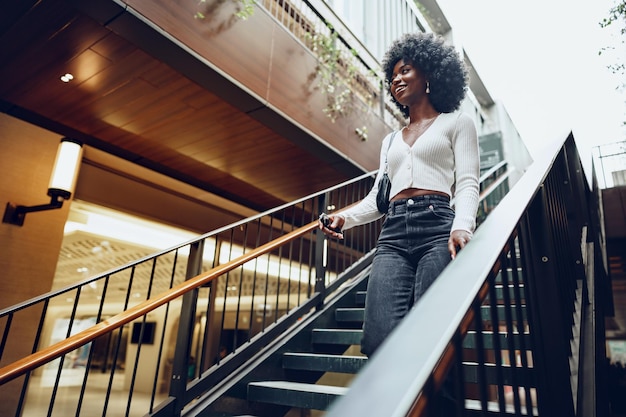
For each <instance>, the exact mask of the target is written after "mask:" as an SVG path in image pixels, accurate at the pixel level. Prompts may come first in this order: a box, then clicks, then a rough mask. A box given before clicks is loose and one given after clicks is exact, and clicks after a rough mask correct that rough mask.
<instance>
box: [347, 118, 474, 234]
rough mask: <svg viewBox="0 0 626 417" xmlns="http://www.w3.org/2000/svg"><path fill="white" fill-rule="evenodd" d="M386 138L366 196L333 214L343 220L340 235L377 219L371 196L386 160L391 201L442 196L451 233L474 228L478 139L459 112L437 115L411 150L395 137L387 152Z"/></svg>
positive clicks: (373, 198) (389, 137)
mask: <svg viewBox="0 0 626 417" xmlns="http://www.w3.org/2000/svg"><path fill="white" fill-rule="evenodd" d="M392 134H393V133H390V134H388V135H387V136H386V137H385V138H384V139H383V142H382V145H381V152H380V167H379V170H378V175H377V177H376V181H375V182H374V186H373V187H372V189H371V190H370V192H369V193H368V195H367V196H366V197H365V198H364V199H363V200H361V201H360V202H359V203H358V204H356V205H355V206H353V207H350V208H348V209H347V210H344V211H341V212H339V213H338V215H340V216H341V217H343V218H344V219H345V223H344V225H343V229H344V230H347V229H350V228H352V227H354V226H358V225H362V224H366V223H369V222H371V221H374V220H376V219H378V218H380V217H382V214H381V213H380V212H379V211H378V209H377V208H376V193H377V191H378V182H379V181H380V178H381V176H382V173H383V171H384V168H385V157H387V161H388V175H389V178H390V179H391V193H390V196H391V198H393V196H395V195H396V194H398V193H399V192H400V191H402V190H404V189H407V188H422V189H425V190H433V191H441V192H444V193H446V194H448V195H449V196H450V197H451V198H452V197H453V198H454V211H455V216H454V222H453V223H452V230H465V231H467V232H470V233H472V232H473V231H474V229H475V227H476V212H477V210H478V193H479V185H478V176H479V170H480V168H479V158H480V156H479V149H478V136H477V133H476V127H475V125H474V122H473V121H472V119H471V118H470V117H469V116H468V115H466V114H464V113H460V112H455V113H442V114H440V115H439V116H438V117H437V119H436V120H435V121H434V122H433V124H432V125H431V126H430V127H429V128H428V129H427V130H426V131H425V132H424V133H423V134H422V135H421V136H420V137H419V138H418V139H417V140H416V141H415V143H414V144H413V146H412V147H409V145H407V143H406V142H405V141H404V140H403V139H402V132H398V134H397V135H396V138H395V139H394V141H393V143H392V144H391V147H390V148H389V150H388V151H387V149H388V145H389V140H390V139H391V135H392Z"/></svg>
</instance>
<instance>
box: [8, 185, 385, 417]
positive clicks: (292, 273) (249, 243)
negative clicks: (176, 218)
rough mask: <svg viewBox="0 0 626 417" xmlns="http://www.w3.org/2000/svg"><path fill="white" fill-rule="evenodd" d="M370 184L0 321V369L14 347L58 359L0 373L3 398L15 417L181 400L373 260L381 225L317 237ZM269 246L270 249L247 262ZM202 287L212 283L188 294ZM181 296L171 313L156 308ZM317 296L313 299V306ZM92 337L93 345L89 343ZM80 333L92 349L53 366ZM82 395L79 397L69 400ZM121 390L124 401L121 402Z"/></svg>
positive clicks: (237, 227) (133, 266)
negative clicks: (361, 262)
mask: <svg viewBox="0 0 626 417" xmlns="http://www.w3.org/2000/svg"><path fill="white" fill-rule="evenodd" d="M372 181H373V175H372V174H371V173H370V174H366V175H363V176H361V177H359V178H356V179H354V180H352V181H348V182H346V183H344V184H341V185H339V186H337V187H333V188H330V189H327V190H324V191H323V192H320V193H317V194H315V195H311V196H308V197H305V198H303V199H300V200H298V201H295V202H293V203H290V204H287V205H284V206H281V207H278V208H276V209H273V210H270V211H268V212H265V213H262V214H259V215H257V216H254V217H251V218H249V219H246V220H242V221H240V222H237V223H234V224H232V225H230V226H227V227H224V228H221V229H218V230H216V231H213V232H210V233H207V234H205V235H203V236H200V237H199V238H197V239H194V240H192V241H190V242H186V243H184V244H181V245H179V246H176V247H173V248H171V249H167V250H164V251H162V252H159V253H157V254H154V255H151V256H148V257H145V258H142V259H139V260H137V261H134V262H131V263H129V264H127V265H124V266H122V267H119V268H116V269H113V270H110V271H107V272H105V273H103V274H100V275H98V276H94V277H91V278H89V279H86V280H83V281H81V282H79V283H77V284H75V285H72V286H70V287H67V288H62V289H58V290H56V291H52V292H50V293H47V294H44V295H42V296H40V297H36V298H33V299H31V300H28V301H25V302H23V303H20V304H19V305H16V306H13V307H10V308H7V309H4V310H2V311H0V331H1V334H2V339H1V341H0V361H1V362H2V363H3V364H4V365H6V364H7V360H11V358H7V357H5V356H3V355H4V353H5V352H10V351H12V350H13V349H14V347H15V346H13V345H14V344H16V343H22V344H23V343H28V344H30V345H31V346H32V348H31V351H32V352H33V353H34V352H38V351H42V350H45V349H49V350H52V351H51V355H52V356H56V357H57V358H56V359H54V360H52V361H51V360H50V358H48V359H46V360H45V362H44V363H40V364H36V365H37V366H35V368H34V369H32V370H28V371H26V372H24V369H27V368H28V367H29V366H30V365H29V364H28V363H25V364H23V367H20V366H18V367H17V369H12V370H11V371H10V372H9V373H6V372H5V373H4V374H3V372H2V371H3V370H6V368H2V370H0V374H2V375H1V376H0V384H3V385H2V386H0V392H2V391H3V392H4V394H3V397H5V395H8V394H7V392H11V391H7V390H10V389H11V386H13V384H20V385H21V388H20V389H19V392H20V394H19V399H18V400H17V401H16V410H18V411H16V415H19V412H20V411H21V412H22V413H23V415H30V414H33V413H34V414H35V415H40V414H41V415H46V414H48V415H54V412H56V411H57V408H59V407H62V409H63V415H81V409H82V408H83V407H84V406H85V404H84V398H90V395H91V394H93V393H97V395H96V398H97V400H96V401H98V402H100V404H99V407H100V409H101V410H103V412H102V415H107V412H109V413H110V414H112V415H144V414H145V413H146V412H147V411H148V410H150V411H152V410H153V409H154V408H155V406H156V405H157V404H159V403H160V402H162V401H164V400H166V399H167V398H168V397H170V396H175V397H177V398H183V397H185V394H184V393H185V392H186V389H187V388H186V386H187V384H188V383H190V382H193V381H195V380H198V379H199V378H200V375H201V374H203V373H205V372H206V371H207V370H209V369H210V368H212V367H214V366H215V365H216V364H219V363H220V362H221V361H223V360H225V359H227V358H228V356H231V355H233V356H234V354H235V353H236V352H238V351H239V350H241V347H242V346H244V345H246V344H249V343H250V341H251V340H253V339H255V338H258V337H259V335H261V334H264V333H267V332H268V329H270V328H271V327H272V326H274V327H275V326H276V323H279V322H280V321H281V320H283V318H284V317H285V316H286V315H289V314H290V313H291V314H293V312H294V311H296V310H298V309H299V308H300V309H301V311H299V312H298V313H297V314H300V315H302V314H306V311H302V309H305V310H306V309H311V308H316V307H319V305H320V304H323V302H324V297H319V294H323V295H325V296H330V295H331V292H330V291H328V294H326V291H325V289H326V288H332V287H333V285H338V283H337V282H335V281H337V280H338V279H339V273H340V272H342V271H345V270H346V269H348V268H349V266H350V265H353V264H354V263H355V261H357V260H358V259H360V258H362V257H363V256H364V255H365V254H366V253H368V252H370V251H371V250H372V248H373V247H374V245H375V241H376V237H377V234H378V231H379V228H380V222H377V223H373V224H371V225H369V226H368V227H364V228H358V229H354V230H351V231H347V232H346V233H345V239H343V240H341V241H337V240H332V241H326V240H324V239H319V237H317V236H316V233H315V229H316V227H315V223H316V220H317V217H318V215H319V213H320V212H321V211H327V212H328V211H332V209H333V207H345V206H348V205H350V204H352V203H354V202H356V201H358V200H360V199H361V198H363V196H364V195H365V193H367V191H369V189H370V188H371V185H372ZM311 225H313V227H311ZM307 227H308V229H307ZM305 229H306V230H305ZM301 230H305V231H304V232H302V231H301ZM299 231H300V232H299ZM294 233H295V234H296V236H295V237H293V238H291V239H289V240H286V241H284V242H279V243H275V242H277V240H280V239H281V238H284V237H285V236H288V235H290V234H292V235H293V234H294ZM272 242H274V243H273V245H274V246H272V247H271V249H268V250H267V251H266V252H263V253H260V254H258V256H254V257H253V258H251V259H246V256H247V254H248V253H250V252H251V251H253V250H258V249H259V248H261V247H263V246H264V245H270V244H272ZM242 259H244V260H245V261H242ZM238 261H239V262H238ZM233 263H234V264H233ZM238 263H240V265H239V264H238ZM230 264H233V265H234V266H233V267H229V268H228V269H226V270H224V272H223V273H219V271H218V272H217V273H216V272H215V271H216V270H218V269H219V268H220V267H222V268H223V267H224V266H225V265H226V266H228V265H230ZM211 273H212V274H213V275H214V276H211V277H209V278H207V276H209V275H210V274H211ZM216 274H217V275H216ZM203 276H204V278H205V281H206V282H201V283H200V284H197V285H196V286H195V287H193V288H192V287H190V288H185V287H181V286H184V285H186V283H188V282H190V279H191V278H194V277H195V278H196V281H197V280H198V277H201V278H202V277H203ZM177 289H178V293H176V294H174V295H172V296H170V297H168V299H167V302H162V303H160V304H159V305H156V306H151V305H150V303H151V302H152V300H154V299H158V298H159V296H160V295H163V294H166V293H168V292H169V293H172V292H173V291H175V290H177ZM139 294H140V295H141V298H139V297H137V295H139ZM314 294H318V297H317V298H316V299H315V303H314V304H311V300H312V298H313V295H314ZM70 301H71V302H70ZM141 308H149V310H150V312H149V313H148V314H141V315H138V316H137V317H134V316H132V314H131V315H127V316H125V317H124V318H123V319H119V320H120V321H119V323H118V324H119V326H118V327H117V328H116V329H114V330H113V331H107V332H106V333H103V334H100V333H98V332H99V330H97V329H95V327H93V326H94V325H101V326H102V325H104V324H107V323H108V322H115V321H116V317H117V315H118V313H120V312H126V313H128V312H132V311H133V310H136V309H141ZM89 328H92V329H94V330H92V332H93V334H92V335H91V336H90V335H89V334H87V335H86V336H85V335H84V333H85V329H87V333H88V332H89V330H88V329H89ZM81 332H82V334H83V336H85V340H87V339H89V341H88V342H86V343H82V342H77V344H80V346H75V349H72V351H71V352H63V354H58V355H56V353H55V351H54V349H55V346H57V345H58V343H57V342H59V341H66V340H67V339H68V338H71V337H72V336H79V335H80V334H81ZM81 343H82V344H81ZM221 346H223V347H226V348H227V349H228V352H229V355H228V356H227V357H226V358H223V357H220V355H219V350H220V347H221ZM59 349H61V348H59ZM13 360H14V359H13ZM31 365H32V364H31ZM77 388H78V390H79V392H80V393H79V394H78V395H72V396H71V397H70V398H68V392H74V393H75V391H76V389H77ZM120 389H121V391H122V392H125V393H126V395H127V400H126V401H121V402H120V401H118V399H119V398H118V397H119V394H120ZM13 390H15V387H14V386H13ZM35 396H37V397H41V396H43V397H45V398H47V400H46V401H45V406H43V407H44V409H43V410H41V409H39V408H37V409H32V410H31V408H32V407H41V405H40V404H37V402H36V401H31V400H30V398H34V397H35ZM16 397H17V396H16ZM57 398H60V401H61V402H60V403H57ZM112 398H116V400H115V401H112V400H111V399H112ZM60 404H62V405H60ZM90 405H93V404H90ZM119 407H122V408H119ZM29 413H30V414H29ZM38 413H40V414H38ZM82 415H85V414H82Z"/></svg>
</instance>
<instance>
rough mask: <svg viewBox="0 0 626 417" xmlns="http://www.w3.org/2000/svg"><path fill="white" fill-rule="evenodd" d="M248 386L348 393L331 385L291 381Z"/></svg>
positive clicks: (256, 383)
mask: <svg viewBox="0 0 626 417" xmlns="http://www.w3.org/2000/svg"><path fill="white" fill-rule="evenodd" d="M248 385H252V386H257V387H264V388H275V389H283V390H289V391H299V392H312V393H315V394H330V395H345V394H346V393H347V392H348V388H347V387H336V386H333V385H318V384H306V383H303V382H292V381H255V382H250V383H249V384H248Z"/></svg>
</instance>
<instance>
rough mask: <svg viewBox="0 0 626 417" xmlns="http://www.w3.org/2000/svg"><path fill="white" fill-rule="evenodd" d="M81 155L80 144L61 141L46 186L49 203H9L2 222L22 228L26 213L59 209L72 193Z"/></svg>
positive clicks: (81, 148)
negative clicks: (25, 204)
mask: <svg viewBox="0 0 626 417" xmlns="http://www.w3.org/2000/svg"><path fill="white" fill-rule="evenodd" d="M82 155H83V145H82V143H80V142H78V141H76V140H74V139H69V138H63V139H61V143H60V144H59V149H58V150H57V157H56V160H55V161H54V167H53V169H52V176H51V177H50V183H49V185H48V195H49V196H50V203H49V204H40V205H38V206H22V205H19V206H18V205H15V204H13V203H11V202H9V203H7V206H6V209H5V211H4V216H3V217H2V222H3V223H9V224H14V225H17V226H22V225H23V224H24V218H25V217H26V213H32V212H35V211H44V210H52V209H58V208H61V207H62V206H63V200H67V199H69V198H70V197H71V196H72V193H73V192H74V187H75V186H76V178H77V177H78V168H79V167H80V161H81V157H82Z"/></svg>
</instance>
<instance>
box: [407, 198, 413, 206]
mask: <svg viewBox="0 0 626 417" xmlns="http://www.w3.org/2000/svg"><path fill="white" fill-rule="evenodd" d="M414 203H415V201H413V199H412V198H409V199H408V200H407V201H406V205H407V206H412V205H413V204H414Z"/></svg>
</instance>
